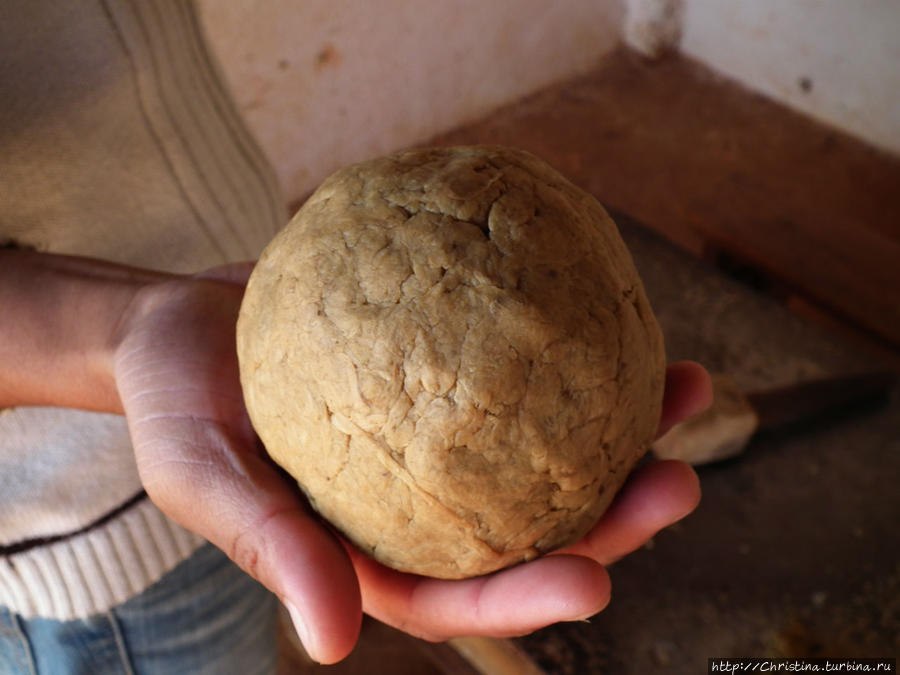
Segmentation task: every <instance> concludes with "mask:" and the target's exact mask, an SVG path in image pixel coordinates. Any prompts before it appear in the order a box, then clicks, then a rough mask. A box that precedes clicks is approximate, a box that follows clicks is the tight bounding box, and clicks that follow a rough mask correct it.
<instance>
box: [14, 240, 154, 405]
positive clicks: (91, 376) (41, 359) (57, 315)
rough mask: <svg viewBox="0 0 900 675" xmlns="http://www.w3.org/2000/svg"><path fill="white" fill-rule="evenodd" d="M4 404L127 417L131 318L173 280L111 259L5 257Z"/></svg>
mask: <svg viewBox="0 0 900 675" xmlns="http://www.w3.org/2000/svg"><path fill="white" fill-rule="evenodd" d="M0 269H2V272H0V276H2V279H0V281H2V284H0V286H2V288H0V312H2V313H3V315H4V319H5V320H4V321H3V326H2V327H0V365H2V368H0V405H2V406H16V405H48V406H62V407H72V408H80V409H85V410H97V411H104V412H121V403H120V401H119V397H118V392H117V389H116V385H115V380H114V377H113V371H112V362H113V357H114V351H115V346H116V342H117V340H118V339H119V332H120V330H121V325H122V322H123V318H124V317H125V316H127V314H128V312H129V308H130V307H131V306H132V305H133V304H134V301H135V298H136V297H137V296H138V295H139V293H140V291H141V289H143V288H145V287H146V286H148V285H150V284H154V283H157V282H159V281H160V280H163V279H167V278H169V276H168V275H165V274H161V273H157V272H152V271H149V270H140V269H135V268H130V267H125V266H122V265H116V264H112V263H107V262H104V261H99V260H93V259H89V258H79V257H73V256H62V255H51V254H42V253H36V252H33V251H20V250H3V251H0Z"/></svg>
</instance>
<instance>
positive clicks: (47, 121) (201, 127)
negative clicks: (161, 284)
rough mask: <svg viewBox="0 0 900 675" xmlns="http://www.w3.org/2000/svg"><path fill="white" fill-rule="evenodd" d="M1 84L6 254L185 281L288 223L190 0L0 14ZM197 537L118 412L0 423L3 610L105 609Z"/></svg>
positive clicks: (129, 0) (82, 4) (255, 250)
mask: <svg viewBox="0 0 900 675" xmlns="http://www.w3.org/2000/svg"><path fill="white" fill-rule="evenodd" d="M0 90H2V91H3V96H2V97H0V243H5V242H9V241H12V242H15V243H16V244H18V245H22V246H28V247H33V248H36V249H38V250H41V251H49V252H56V253H69V254H77V255H85V256H91V257H98V258H103V259H107V260H112V261H116V262H122V263H126V264H131V265H137V266H142V267H149V268H154V269H160V270H167V271H178V272H188V271H196V270H200V269H203V268H207V267H210V266H213V265H217V264H220V263H224V262H230V261H236V260H247V259H253V258H255V257H256V256H257V255H258V254H259V252H260V251H261V249H262V247H263V246H264V245H265V244H266V243H267V242H268V241H269V239H270V238H271V237H272V236H273V234H274V233H275V232H276V231H277V230H278V228H280V227H281V225H282V224H283V222H284V220H285V209H284V206H283V200H282V198H281V195H280V193H279V189H278V186H277V184H276V181H275V178H274V174H273V172H272V171H271V169H270V167H269V165H268V164H267V161H266V159H265V157H264V156H263V155H262V153H261V152H260V150H259V149H258V148H257V146H256V144H255V143H254V141H253V139H252V138H251V137H250V135H249V134H248V132H247V131H246V130H245V128H244V126H243V123H242V121H241V119H240V117H239V115H238V113H237V111H236V109H235V108H234V106H233V104H232V103H231V100H230V98H229V96H228V93H227V91H226V90H225V89H224V87H223V85H222V83H221V80H220V79H219V77H218V76H217V72H216V67H215V64H214V63H213V61H212V59H211V58H210V55H209V54H208V52H207V51H206V49H205V45H204V42H203V37H202V34H201V30H200V26H199V24H198V20H197V16H196V15H195V13H194V11H193V9H192V7H191V6H190V5H189V4H187V3H184V2H178V1H176V0H146V1H145V0H117V1H115V2H113V1H112V0H101V1H100V2H96V1H92V2H88V1H86V0H85V1H73V2H66V3H59V2H53V1H52V0H13V1H12V2H8V3H4V4H3V9H2V10H0ZM200 543H202V541H201V540H200V538H199V537H196V536H195V535H193V534H191V533H189V532H186V531H184V530H182V529H181V528H180V527H178V526H177V525H175V524H174V523H171V522H170V521H168V520H167V519H166V518H165V517H164V516H163V515H162V514H161V513H160V512H159V511H158V510H157V509H156V508H155V507H154V506H153V505H152V504H151V503H150V502H149V501H148V500H147V499H146V497H145V496H144V495H143V491H142V487H141V484H140V481H139V478H138V475H137V471H136V469H135V465H134V460H133V457H132V453H131V448H130V443H129V438H128V432H127V429H126V426H125V423H124V419H123V418H121V417H118V416H114V415H101V414H96V413H86V412H79V411H72V410H65V409H46V408H21V409H13V410H6V411H3V412H2V413H0V556H2V558H3V560H0V605H6V606H8V607H10V608H11V609H13V610H15V611H18V612H20V613H22V614H23V615H26V616H33V615H42V616H49V617H55V618H58V619H68V618H73V617H76V616H86V615H89V614H92V613H96V612H100V611H104V610H105V609H107V608H108V607H110V606H112V605H114V604H116V603H119V602H122V601H124V600H126V599H127V598H129V597H131V596H132V595H134V594H136V593H139V592H140V591H141V590H143V589H144V588H146V586H148V585H149V584H151V583H153V582H154V581H156V580H157V579H158V578H159V577H160V576H162V574H164V573H165V572H166V571H168V570H169V569H171V568H172V567H174V566H175V565H176V564H177V563H178V562H180V561H181V560H183V559H184V558H185V557H186V556H187V555H189V554H190V553H191V552H192V551H193V550H194V549H195V548H196V547H197V546H199V545H200Z"/></svg>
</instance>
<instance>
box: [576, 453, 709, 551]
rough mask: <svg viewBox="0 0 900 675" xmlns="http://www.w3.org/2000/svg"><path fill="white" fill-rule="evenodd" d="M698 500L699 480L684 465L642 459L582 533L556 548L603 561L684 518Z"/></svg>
mask: <svg viewBox="0 0 900 675" xmlns="http://www.w3.org/2000/svg"><path fill="white" fill-rule="evenodd" d="M699 502H700V481H699V479H698V478H697V474H696V473H694V470H693V469H692V468H691V467H690V466H688V465H687V464H685V463H684V462H679V461H677V460H668V461H664V462H654V463H652V464H647V465H644V466H643V467H641V468H639V469H638V470H637V471H635V472H634V473H633V474H632V475H631V476H630V477H629V478H628V481H627V482H626V483H625V486H624V487H623V488H622V490H621V491H620V492H619V494H618V495H616V499H615V501H613V504H612V506H610V508H609V510H608V511H607V512H606V513H605V514H603V517H602V518H601V519H600V521H599V522H598V523H597V524H596V525H595V526H594V528H593V529H592V530H591V531H590V532H589V533H588V535H587V536H586V537H585V538H584V539H582V540H581V541H579V542H578V543H577V544H574V545H573V546H569V547H567V548H565V549H562V550H561V551H560V552H559V553H565V554H571V555H583V556H587V557H589V558H591V559H593V560H595V561H596V562H598V563H600V564H602V565H609V564H611V563H613V562H615V561H616V560H618V559H619V558H621V557H623V556H625V555H627V554H628V553H631V552H632V551H634V550H636V549H638V548H640V547H641V546H643V545H644V544H645V543H646V542H647V541H648V540H649V539H650V538H651V537H653V535H655V534H656V533H657V532H659V531H660V530H661V529H663V528H665V527H668V526H669V525H671V524H672V523H675V522H677V521H679V520H681V519H682V518H684V517H685V516H686V515H687V514H689V513H690V512H691V511H693V510H694V509H695V508H696V507H697V504H698V503H699Z"/></svg>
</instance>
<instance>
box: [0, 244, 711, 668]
mask: <svg viewBox="0 0 900 675" xmlns="http://www.w3.org/2000/svg"><path fill="white" fill-rule="evenodd" d="M251 269H252V263H244V264H237V265H230V266H226V267H221V268H216V269H212V270H207V271H205V272H201V273H199V274H197V275H191V276H180V275H169V274H163V273H159V272H155V271H150V270H141V269H135V268H129V267H124V266H120V265H116V264H111V263H107V262H104V261H100V260H94V259H89V258H75V257H70V256H60V255H50V254H40V253H35V252H29V251H21V250H16V249H4V250H0V316H2V317H3V321H2V322H0V407H11V406H21V405H51V406H65V407H72V408H79V409H84V410H95V411H104V412H114V413H119V414H124V415H125V417H126V419H127V422H128V427H129V431H130V434H131V439H132V445H133V448H134V453H135V458H136V460H137V465H138V470H139V473H140V477H141V481H142V483H143V485H144V488H145V489H146V491H147V494H148V495H149V496H150V498H151V499H152V500H153V502H154V503H155V504H156V505H157V506H158V507H159V508H160V509H161V510H162V511H163V512H164V513H166V514H167V515H168V516H169V517H171V518H172V519H173V520H175V521H176V522H178V523H180V524H181V525H182V526H184V527H186V528H188V529H190V530H193V531H195V532H197V533H198V534H200V535H202V536H203V537H205V538H207V539H208V540H209V541H211V542H212V543H213V544H215V545H216V546H218V547H219V548H221V549H222V550H223V551H224V552H225V553H226V554H228V555H229V557H231V559H232V560H234V561H235V562H236V563H237V564H238V565H239V566H240V567H241V568H243V569H244V570H245V571H246V572H248V573H249V574H251V575H252V576H253V577H255V578H256V579H258V580H259V581H260V582H261V583H263V584H264V585H265V586H266V587H267V588H269V589H270V590H271V591H272V592H273V593H275V594H276V595H277V596H278V597H279V598H280V599H281V600H282V602H284V603H285V605H286V606H288V608H289V610H290V612H291V615H292V617H293V619H294V622H295V625H296V627H297V631H298V634H299V635H300V638H301V640H302V641H303V643H304V645H305V647H306V648H307V650H308V652H309V653H310V655H311V656H312V657H313V658H314V659H315V660H317V661H319V662H322V663H333V662H336V661H339V660H340V659H342V658H343V657H344V656H346V655H347V654H348V653H349V652H350V650H351V649H352V648H353V646H354V644H355V643H356V640H357V638H358V635H359V628H360V623H361V619H362V612H363V611H365V612H366V613H368V614H371V615H372V616H374V617H376V618H378V619H380V620H382V621H384V622H385V623H388V624H390V625H392V626H395V627H397V628H400V629H402V630H404V631H406V632H409V633H411V634H413V635H416V636H419V637H423V638H425V639H429V640H445V639H449V638H451V637H456V636H462V635H486V636H494V637H509V636H515V635H522V634H525V633H528V632H531V631H533V630H536V629H538V628H540V627H543V626H546V625H549V624H551V623H555V622H558V621H572V620H579V619H583V618H586V617H588V616H591V615H593V614H595V613H597V612H599V611H601V610H602V609H603V608H604V607H605V606H606V604H607V603H608V601H609V595H610V582H609V577H608V575H607V573H606V570H605V566H606V565H609V564H610V563H612V562H614V561H615V560H617V559H619V558H621V557H622V556H624V555H626V554H628V553H630V552H631V551H633V550H635V549H637V548H639V547H640V546H642V545H643V544H644V543H645V542H646V541H647V540H649V539H650V538H651V537H652V536H653V535H654V534H655V533H656V532H658V531H659V530H661V529H663V528H664V527H667V526H668V525H670V524H672V523H674V522H676V521H678V520H680V519H681V518H683V517H684V516H686V515H687V514H688V513H690V512H691V511H692V510H693V509H694V508H695V507H696V505H697V503H698V501H699V498H700V489H699V482H698V480H697V476H696V474H695V473H694V472H693V470H692V469H691V468H690V467H689V466H687V465H686V464H683V463H681V462H676V461H667V462H656V463H651V464H647V465H644V466H643V467H642V468H640V469H638V470H637V471H636V472H634V473H633V474H632V475H631V477H630V478H629V480H628V482H627V483H626V485H625V487H624V488H623V489H622V491H621V492H620V493H619V495H618V496H617V498H616V500H615V501H614V502H613V505H612V506H611V508H610V509H609V510H608V511H607V513H606V514H605V515H604V516H603V517H602V518H601V520H600V521H599V522H598V523H597V525H596V526H595V527H594V528H593V529H592V530H591V532H590V533H588V535H587V536H586V537H585V538H584V539H583V540H582V541H580V542H578V543H576V544H574V545H573V546H570V547H568V548H566V549H563V550H561V551H557V552H555V553H554V554H552V555H548V556H545V557H542V558H539V559H537V560H534V561H532V562H528V563H525V564H522V565H518V566H515V567H512V568H508V569H506V570H501V571H499V572H496V573H493V574H490V575H487V576H483V577H477V578H473V579H465V580H460V581H445V580H437V579H429V578H424V577H417V576H414V575H409V574H404V573H400V572H397V571H395V570H391V569H388V568H386V567H384V566H382V565H380V564H378V563H377V562H375V561H373V560H371V559H370V558H368V557H366V556H364V555H363V554H361V553H360V552H358V551H356V550H355V549H353V547H352V546H350V545H349V544H347V543H346V542H344V541H343V540H341V539H340V538H339V537H338V536H337V535H336V534H335V533H334V532H333V531H332V530H331V529H330V528H328V526H327V525H326V524H324V523H322V522H321V520H320V519H319V518H318V517H317V516H316V515H315V514H314V513H312V512H311V510H310V509H309V507H308V506H307V504H306V503H305V501H304V500H303V497H302V495H301V494H300V492H299V490H298V489H297V488H296V486H295V485H293V484H292V482H291V481H290V480H288V479H286V478H285V477H284V475H283V474H282V473H281V472H280V471H279V470H278V469H277V467H276V466H275V465H274V464H273V463H272V462H271V461H270V460H269V459H268V457H267V456H266V454H265V450H264V449H263V448H262V446H261V444H260V443H259V440H258V439H257V437H256V435H255V433H254V432H253V429H252V427H251V425H250V421H249V419H248V417H247V413H246V410H245V408H244V403H243V398H242V394H241V389H240V383H239V380H238V366H237V358H236V353H235V344H234V332H235V331H234V329H235V322H236V320H237V315H238V311H239V308H240V302H241V298H242V295H243V290H244V285H245V284H246V280H247V277H248V276H249V273H250V270H251ZM710 397H711V389H710V384H709V376H708V375H707V373H706V371H705V370H704V369H703V368H702V367H701V366H699V365H698V364H695V363H690V362H681V363H675V364H671V365H670V366H669V367H668V370H667V376H666V391H665V398H664V402H663V413H662V419H661V422H660V433H662V432H663V431H665V429H667V428H668V427H670V426H671V425H672V424H674V423H676V422H678V421H680V420H682V419H685V418H686V417H688V416H690V415H692V414H694V413H696V412H699V411H700V410H702V409H704V408H705V407H706V406H707V405H708V404H709V401H710ZM198 504H199V505H203V508H197V506H198Z"/></svg>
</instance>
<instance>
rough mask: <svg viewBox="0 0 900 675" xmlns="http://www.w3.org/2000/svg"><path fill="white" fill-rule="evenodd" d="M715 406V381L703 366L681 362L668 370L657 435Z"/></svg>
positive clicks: (673, 364)
mask: <svg viewBox="0 0 900 675" xmlns="http://www.w3.org/2000/svg"><path fill="white" fill-rule="evenodd" d="M711 403H712V382H711V380H710V378H709V373H708V372H706V369H705V368H704V367H703V366H701V365H700V364H699V363H695V362H693V361H679V362H677V363H672V364H670V365H669V367H668V368H667V369H666V388H665V394H664V395H663V407H662V417H661V419H660V422H659V430H658V431H657V436H662V435H663V434H664V433H666V431H668V430H669V429H671V428H672V426H674V425H675V424H678V423H679V422H681V421H683V420H686V419H687V418H688V417H691V416H692V415H696V414H697V413H699V412H703V411H704V410H706V409H707V408H708V407H709V405H710V404H711Z"/></svg>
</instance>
